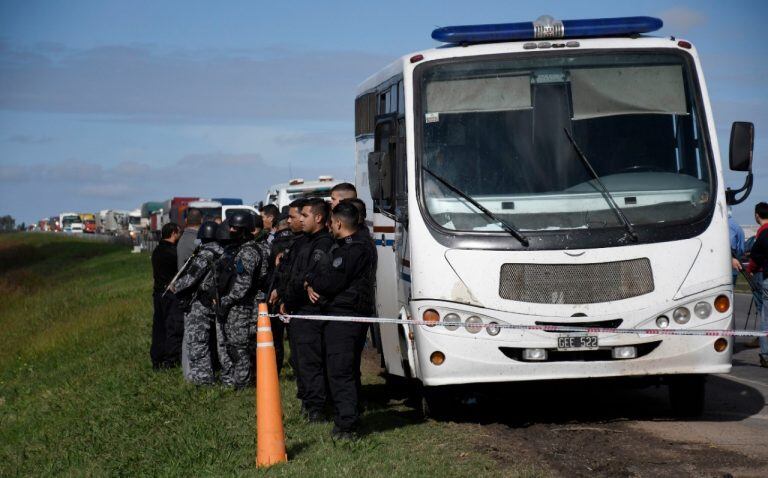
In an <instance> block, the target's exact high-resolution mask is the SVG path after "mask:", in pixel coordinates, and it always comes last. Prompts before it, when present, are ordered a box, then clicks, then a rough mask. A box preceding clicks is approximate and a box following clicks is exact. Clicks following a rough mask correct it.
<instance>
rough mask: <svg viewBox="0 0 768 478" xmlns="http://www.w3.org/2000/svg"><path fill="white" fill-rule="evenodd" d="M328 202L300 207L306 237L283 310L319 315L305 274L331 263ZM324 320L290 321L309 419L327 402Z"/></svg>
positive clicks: (301, 395) (309, 202) (318, 417)
mask: <svg viewBox="0 0 768 478" xmlns="http://www.w3.org/2000/svg"><path fill="white" fill-rule="evenodd" d="M327 221H328V203H326V202H325V201H324V200H322V199H321V198H311V199H308V200H307V202H306V204H305V205H304V207H303V208H302V210H301V224H302V230H303V231H304V239H303V240H302V242H301V244H300V246H299V248H298V249H295V246H294V249H295V251H291V254H293V253H294V252H295V253H296V256H295V257H294V258H293V259H292V261H291V267H290V270H289V271H288V273H287V275H286V277H287V280H286V284H285V285H284V286H283V287H282V288H281V290H282V294H281V299H282V301H283V304H284V308H283V310H285V311H287V312H288V313H293V314H297V315H320V313H321V312H322V311H321V309H320V305H319V304H316V303H313V302H311V301H310V300H309V297H308V296H307V291H306V281H305V278H306V276H307V274H310V273H312V272H316V271H318V270H320V269H322V268H323V267H325V266H326V265H327V264H328V251H329V250H330V249H331V246H332V245H333V237H331V234H330V233H329V232H328V229H327V228H326V223H327ZM322 330H323V322H320V321H315V320H300V319H297V320H295V321H291V327H290V334H291V346H293V347H295V348H296V356H295V357H294V360H295V365H296V367H297V388H298V392H299V393H298V395H299V399H301V402H302V407H303V409H304V412H305V413H306V414H307V418H308V419H309V420H310V421H319V420H322V418H323V407H324V406H325V398H326V391H325V378H324V373H323V345H322Z"/></svg>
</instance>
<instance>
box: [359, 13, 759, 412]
mask: <svg viewBox="0 0 768 478" xmlns="http://www.w3.org/2000/svg"><path fill="white" fill-rule="evenodd" d="M604 20H605V19H602V20H601V22H603V23H602V24H603V25H604V24H605V22H604ZM613 21H614V22H615V21H618V23H623V24H624V25H625V30H610V29H608V27H604V28H602V29H599V28H598V29H597V30H595V31H590V28H589V27H590V25H591V24H593V23H594V24H597V23H598V22H590V21H589V20H581V21H575V22H574V21H563V22H557V21H553V20H552V19H551V18H544V17H542V19H539V20H537V22H535V23H534V24H532V23H530V22H529V23H525V24H512V25H501V26H496V25H491V26H479V27H455V28H451V27H449V28H445V29H439V30H436V31H435V32H433V37H435V38H436V39H447V40H448V41H449V42H453V43H455V44H448V45H445V46H443V47H441V48H435V49H431V50H426V51H420V52H415V53H412V54H409V55H406V56H403V57H401V58H400V59H398V60H396V61H395V62H394V63H392V64H390V65H389V66H387V67H386V68H384V69H383V70H381V71H379V72H378V73H376V74H374V75H373V76H371V77H370V78H368V79H367V80H366V81H365V82H363V83H362V84H361V85H360V86H359V88H358V91H357V95H356V101H355V138H356V161H357V167H356V184H357V187H358V190H359V191H360V193H361V194H360V195H361V197H362V198H363V199H364V200H365V201H366V203H367V204H368V205H369V207H370V208H371V210H370V211H369V213H368V217H369V218H371V217H372V218H373V235H374V237H375V239H376V243H377V249H378V256H379V262H378V271H377V278H376V279H377V291H376V300H377V308H378V315H379V316H381V317H399V318H401V319H408V318H410V319H419V320H425V321H431V322H434V323H435V324H436V325H435V326H406V325H389V324H382V325H380V327H378V333H379V334H380V348H381V351H382V354H383V362H384V364H385V367H386V371H387V373H388V374H391V375H394V376H401V377H405V378H407V379H409V380H410V381H412V382H413V383H416V384H418V385H419V386H420V388H421V389H422V390H423V392H424V393H423V397H424V399H423V400H422V402H423V403H424V404H425V405H426V407H427V409H429V407H433V408H434V407H435V406H437V405H439V404H440V402H439V397H440V396H441V395H440V394H439V393H437V392H439V390H440V387H441V386H447V385H458V384H478V383H496V382H512V381H527V380H552V379H572V378H592V377H626V376H651V377H653V378H654V379H658V380H659V381H662V382H665V383H667V384H669V390H670V398H671V401H672V405H673V408H674V409H675V411H676V412H677V413H680V414H686V415H695V414H698V413H700V412H701V411H702V408H703V403H704V389H705V376H706V374H712V373H727V372H729V371H730V369H731V355H732V347H733V341H732V339H730V338H728V339H723V338H718V337H701V336H696V337H694V336H660V335H652V334H641V333H638V334H616V333H596V334H583V333H578V334H577V333H557V332H545V331H542V330H512V329H503V328H501V329H500V328H498V327H494V326H493V324H494V323H496V324H515V325H530V326H535V325H565V326H574V327H576V326H578V327H588V326H594V327H605V328H621V329H654V328H660V329H697V328H698V329H730V328H732V326H733V323H732V308H731V305H730V304H731V303H732V294H733V290H732V286H731V270H730V247H729V242H728V233H727V230H728V225H727V204H726V202H727V201H726V188H725V185H724V184H723V176H722V167H721V163H720V157H719V153H718V151H719V150H718V144H717V136H716V133H715V124H714V121H713V119H712V110H711V106H710V102H709V99H708V97H707V89H706V86H705V84H704V77H703V72H702V70H701V65H700V63H699V59H698V56H697V53H696V50H695V48H693V47H692V45H691V44H690V43H689V42H687V41H683V40H678V39H675V38H653V37H647V36H641V35H637V34H636V33H644V32H648V31H653V30H654V29H657V28H658V27H660V26H661V21H660V20H658V19H652V18H648V17H640V18H637V17H636V18H632V19H615V20H613ZM643 22H644V23H643ZM609 23H611V22H609ZM521 25H522V26H523V28H521ZM579 25H581V28H582V29H581V30H579V28H576V27H578V26H579ZM649 25H650V27H649ZM563 31H564V33H563ZM489 32H490V33H489ZM499 32H501V33H499ZM536 32H538V35H539V37H537V36H536V35H537V33H536ZM504 35H507V36H506V37H504ZM599 35H602V37H601V36H599ZM541 36H544V38H541ZM731 134H732V137H731V169H734V170H739V171H749V170H750V168H751V153H752V136H753V134H754V132H753V128H752V125H751V123H736V124H734V128H733V130H732V133H731ZM751 177H752V176H751V173H749V174H748V176H747V178H748V180H747V183H746V184H745V186H744V187H743V188H741V189H739V190H738V191H732V192H730V193H729V194H728V196H729V199H730V200H731V201H730V202H732V203H736V202H739V201H742V200H743V199H744V198H745V195H746V194H748V193H749V189H750V188H751ZM603 188H605V189H603ZM745 191H746V194H745ZM737 193H741V194H743V196H742V197H741V198H740V199H736V198H735V196H736V194H737ZM480 324H482V325H480ZM489 325H490V326H489Z"/></svg>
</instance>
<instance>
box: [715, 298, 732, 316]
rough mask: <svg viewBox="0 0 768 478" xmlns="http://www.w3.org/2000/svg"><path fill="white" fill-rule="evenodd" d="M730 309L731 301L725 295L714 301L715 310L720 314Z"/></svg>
mask: <svg viewBox="0 0 768 478" xmlns="http://www.w3.org/2000/svg"><path fill="white" fill-rule="evenodd" d="M730 307H731V300H730V299H729V298H728V296H727V295H718V296H717V299H715V310H717V311H718V312H720V313H721V314H722V313H724V312H728V309H729V308H730Z"/></svg>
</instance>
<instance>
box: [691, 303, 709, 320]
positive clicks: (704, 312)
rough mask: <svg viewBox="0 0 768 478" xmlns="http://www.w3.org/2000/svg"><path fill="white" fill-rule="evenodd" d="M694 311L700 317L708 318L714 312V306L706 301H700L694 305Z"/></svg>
mask: <svg viewBox="0 0 768 478" xmlns="http://www.w3.org/2000/svg"><path fill="white" fill-rule="evenodd" d="M693 313H694V314H696V317H698V318H700V319H706V318H707V317H709V315H710V314H711V313H712V306H711V305H709V304H708V303H706V302H699V303H698V304H696V305H695V306H694V307H693Z"/></svg>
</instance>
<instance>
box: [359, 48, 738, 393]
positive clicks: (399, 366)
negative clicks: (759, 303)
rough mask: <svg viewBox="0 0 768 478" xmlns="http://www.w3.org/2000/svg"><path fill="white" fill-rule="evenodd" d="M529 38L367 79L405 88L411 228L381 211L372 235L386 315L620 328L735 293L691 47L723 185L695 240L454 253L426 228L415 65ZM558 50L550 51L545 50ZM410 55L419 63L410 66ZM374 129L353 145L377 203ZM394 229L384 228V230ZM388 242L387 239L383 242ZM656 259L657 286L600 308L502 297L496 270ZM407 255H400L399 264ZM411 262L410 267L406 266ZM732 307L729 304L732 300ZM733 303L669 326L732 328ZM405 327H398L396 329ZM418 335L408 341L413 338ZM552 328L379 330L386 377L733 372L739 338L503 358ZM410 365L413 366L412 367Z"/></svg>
mask: <svg viewBox="0 0 768 478" xmlns="http://www.w3.org/2000/svg"><path fill="white" fill-rule="evenodd" d="M579 42H580V43H581V46H580V48H575V49H573V51H574V52H578V51H580V50H586V49H590V50H600V49H618V50H624V51H626V50H630V49H633V48H643V49H649V48H669V49H677V48H678V46H677V42H676V41H674V42H673V41H670V40H669V39H664V38H638V39H629V38H608V39H605V38H604V39H580V40H579ZM523 43H525V42H513V43H491V44H480V45H471V46H468V47H461V48H460V47H450V48H438V49H432V50H426V51H422V52H415V53H412V54H409V55H406V56H404V57H402V58H400V59H398V60H397V61H395V62H393V63H392V64H390V65H389V66H387V67H386V68H384V69H383V70H382V71H380V72H378V73H376V74H374V75H373V76H371V77H370V78H368V79H367V80H366V81H365V82H363V83H362V84H361V85H360V86H359V88H358V91H357V95H358V96H359V95H361V94H364V93H366V92H369V91H371V90H372V89H374V88H376V87H377V86H378V85H380V84H381V83H383V82H385V81H387V80H388V79H390V78H392V77H393V76H396V75H400V74H402V76H403V82H404V88H405V105H406V106H405V119H406V137H407V140H406V153H407V173H408V180H407V181H408V194H409V200H408V217H409V224H408V229H407V231H408V235H407V236H406V234H405V233H404V232H405V229H404V228H402V225H399V224H395V223H394V221H393V220H392V219H390V218H389V217H387V216H385V215H383V214H373V211H372V210H371V209H369V211H368V217H369V219H370V218H372V223H373V224H372V225H373V234H374V237H375V238H376V241H377V250H378V253H379V255H378V257H379V262H378V268H379V270H378V271H377V291H376V292H377V293H376V295H377V307H378V316H380V317H398V316H399V317H401V318H406V317H411V318H416V319H418V318H421V316H422V314H423V312H424V311H425V310H426V309H428V308H433V309H437V310H438V311H441V310H442V311H455V312H457V313H459V314H460V315H461V316H462V318H463V319H464V318H466V317H467V316H468V315H470V314H476V315H480V316H481V317H486V318H490V319H495V320H498V321H502V322H507V323H510V324H521V325H535V322H536V321H539V320H546V321H555V322H556V321H557V319H564V318H570V317H571V316H572V315H573V314H574V313H584V314H587V316H588V317H589V320H590V321H600V320H613V319H617V318H621V319H623V323H622V325H621V328H654V327H655V319H656V317H658V316H659V315H660V314H663V313H665V314H667V313H668V314H671V311H672V310H673V309H674V308H676V307H678V306H681V305H689V306H691V307H692V305H693V304H695V303H696V302H697V301H698V300H708V301H709V302H710V304H711V301H712V299H713V298H714V297H716V296H717V295H719V294H725V295H727V296H729V297H730V298H731V299H732V297H733V295H732V294H733V288H732V285H731V271H730V260H729V258H730V245H729V241H728V234H727V231H728V226H727V214H726V210H727V209H726V203H725V193H724V183H723V175H722V166H721V163H720V153H719V146H718V143H717V134H716V132H715V129H714V121H713V118H712V109H711V105H710V102H709V97H708V93H707V88H706V85H705V82H704V75H703V72H702V71H701V65H700V63H699V60H698V56H697V54H696V50H695V49H693V48H692V49H687V50H684V51H685V52H686V53H688V54H690V55H691V56H692V58H693V59H694V65H695V69H696V73H697V77H698V79H699V88H700V90H701V96H702V103H703V107H704V108H703V113H704V120H705V122H706V127H707V129H708V135H709V141H710V144H711V147H712V151H711V154H712V159H713V163H714V165H715V171H713V175H712V176H713V179H714V180H715V181H717V192H716V194H717V203H716V205H715V210H714V215H713V218H712V221H711V223H710V225H709V226H708V228H707V229H706V231H705V232H704V233H702V234H701V235H699V236H698V237H695V238H691V239H686V240H680V241H670V242H661V243H655V244H641V245H630V246H623V247H611V248H596V249H585V250H567V251H563V250H559V251H491V250H458V249H448V248H446V247H444V246H442V245H441V244H439V243H438V242H437V241H436V240H435V239H434V238H433V237H432V235H431V233H430V231H429V230H428V229H427V225H426V224H425V223H424V221H423V219H422V216H421V211H420V209H419V206H418V203H417V198H416V195H415V191H416V179H415V178H416V164H415V145H414V140H413V138H414V117H413V114H414V113H413V84H412V73H413V69H414V68H415V67H416V66H418V65H420V64H422V63H424V62H426V61H430V60H436V59H443V58H455V57H464V56H479V55H491V54H499V53H515V52H520V53H523V52H525V53H527V54H531V53H533V54H535V53H536V51H533V52H532V51H530V50H524V49H523ZM549 52H551V50H544V51H543V53H549ZM415 54H421V55H423V57H424V59H423V60H421V61H419V62H417V63H416V64H412V63H410V58H411V57H412V56H413V55H415ZM373 148H374V146H373V138H372V136H370V135H369V136H361V137H358V138H357V141H356V161H357V165H356V177H355V179H356V184H357V188H358V191H359V194H360V196H361V198H363V199H364V200H365V201H366V204H367V205H368V206H369V208H370V207H371V201H370V191H369V186H368V173H367V168H368V160H367V156H368V153H369V152H371V151H373ZM393 227H394V230H393V232H391V233H387V232H385V233H381V232H377V229H380V228H389V229H392V228H393ZM390 239H391V241H392V243H391V244H388V243H387V241H388V240H390ZM641 257H645V258H648V259H649V260H650V262H651V267H652V270H653V279H654V286H655V287H654V290H653V292H651V293H649V294H645V295H642V296H640V297H634V298H629V299H624V300H617V301H613V302H604V303H595V304H583V305H573V304H534V303H525V302H516V301H511V300H506V299H502V298H501V297H500V296H499V270H500V267H501V264H504V263H507V262H528V263H531V262H535V263H542V264H545V263H558V264H562V263H572V264H580V263H599V262H609V261H616V260H627V259H633V258H641ZM404 259H405V261H404ZM406 264H407V265H408V267H407V268H406V267H405V265H406ZM731 303H733V302H732V300H731ZM732 322H733V318H732V308H731V309H730V310H728V311H727V312H726V313H725V314H719V313H717V312H713V315H712V316H710V318H709V319H707V320H699V319H697V318H696V317H695V316H694V317H692V318H691V320H690V322H689V323H688V324H687V325H685V326H678V325H677V324H675V323H674V322H672V324H671V325H670V327H671V328H675V327H679V328H699V329H702V328H704V329H730V328H732V327H733V323H732ZM398 327H399V328H400V330H398ZM409 332H410V333H411V334H412V335H411V336H412V339H411V338H410V337H411V336H409ZM557 335H558V334H556V333H547V332H543V331H517V330H515V331H513V330H506V329H505V330H502V331H501V333H500V334H499V335H498V336H496V337H491V336H490V335H488V334H487V333H486V332H485V331H484V330H483V331H480V332H479V333H477V334H471V333H469V332H468V331H466V330H465V329H464V328H463V327H459V329H458V330H455V331H449V330H446V329H444V328H443V327H440V326H438V327H424V326H416V327H411V326H408V327H406V326H385V325H384V324H382V325H381V338H382V345H383V347H382V348H383V354H384V361H385V364H386V367H387V371H388V372H389V373H392V374H395V375H411V376H414V377H416V378H418V379H420V380H421V381H422V383H424V385H427V386H436V385H449V384H465V383H480V382H504V381H518V380H543V379H563V378H586V377H611V376H632V375H660V374H680V373H727V372H729V371H730V369H731V354H732V346H733V340H732V339H728V340H729V347H728V350H727V351H726V352H723V353H717V352H715V351H714V349H713V343H714V341H715V339H716V338H715V337H690V336H688V337H686V336H658V335H640V334H610V335H606V334H600V345H601V346H609V347H613V346H619V345H625V344H626V345H630V344H633V345H637V344H642V343H647V342H655V341H661V343H660V344H659V345H658V346H657V347H656V349H654V350H653V352H652V353H650V354H648V355H647V356H644V357H639V358H636V359H631V360H610V361H594V362H581V361H553V362H541V363H536V362H520V361H515V360H513V359H511V358H509V357H507V356H506V355H504V354H503V353H502V352H501V350H500V347H521V344H524V347H526V348H538V347H542V348H549V349H552V348H554V347H556V343H557ZM438 350H439V351H441V352H443V353H444V354H445V357H446V358H445V362H444V363H443V364H442V365H440V366H435V365H432V364H431V363H430V361H429V356H430V354H431V353H432V352H434V351H438ZM406 368H407V369H409V371H408V372H406V370H405V369H406Z"/></svg>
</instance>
